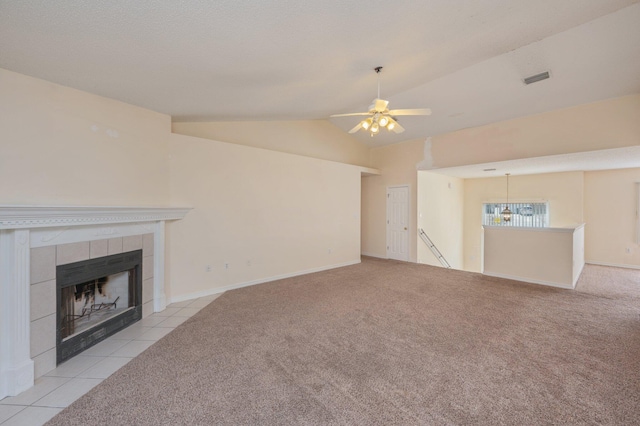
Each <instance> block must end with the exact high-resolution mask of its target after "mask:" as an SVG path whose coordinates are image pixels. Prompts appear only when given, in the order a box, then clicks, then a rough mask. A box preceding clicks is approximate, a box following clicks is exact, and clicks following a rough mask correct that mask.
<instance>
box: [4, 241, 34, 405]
mask: <svg viewBox="0 0 640 426" xmlns="http://www.w3.org/2000/svg"><path fill="white" fill-rule="evenodd" d="M30 254H31V250H30V249H29V230H25V229H20V230H0V308H1V309H0V399H2V398H4V397H6V396H15V395H18V394H19V393H20V392H23V391H25V390H27V389H29V388H30V387H31V386H33V380H34V366H33V360H32V359H31V315H30V303H31V302H30V299H29V295H30V291H31V285H30V284H31V283H30V282H29V281H30V278H29V270H30V266H29V264H30Z"/></svg>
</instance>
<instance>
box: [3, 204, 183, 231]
mask: <svg viewBox="0 0 640 426" xmlns="http://www.w3.org/2000/svg"><path fill="white" fill-rule="evenodd" d="M189 210H191V208H188V207H85V206H7V205H0V229H27V228H28V229H33V228H50V227H65V226H82V225H101V224H108V223H136V222H156V221H159V220H176V219H182V218H184V217H185V215H186V214H187V213H188V212H189Z"/></svg>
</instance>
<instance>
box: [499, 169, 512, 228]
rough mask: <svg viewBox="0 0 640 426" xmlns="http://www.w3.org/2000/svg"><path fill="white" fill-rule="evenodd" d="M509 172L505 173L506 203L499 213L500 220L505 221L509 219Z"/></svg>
mask: <svg viewBox="0 0 640 426" xmlns="http://www.w3.org/2000/svg"><path fill="white" fill-rule="evenodd" d="M510 174H511V173H505V175H506V176H507V204H506V205H505V206H504V210H502V212H501V213H500V214H501V215H502V220H504V221H505V222H509V221H511V210H509V175H510Z"/></svg>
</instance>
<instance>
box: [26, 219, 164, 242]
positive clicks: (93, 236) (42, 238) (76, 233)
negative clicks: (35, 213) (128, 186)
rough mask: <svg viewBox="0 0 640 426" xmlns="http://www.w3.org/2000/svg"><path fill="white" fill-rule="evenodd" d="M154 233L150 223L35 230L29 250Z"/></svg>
mask: <svg viewBox="0 0 640 426" xmlns="http://www.w3.org/2000/svg"><path fill="white" fill-rule="evenodd" d="M154 232H155V227H154V223H152V222H142V223H117V224H104V225H83V226H70V227H68V226H65V227H60V228H36V229H34V230H32V231H31V248H35V247H45V246H57V245H59V244H69V243H78V242H81V241H96V240H106V239H109V238H119V237H130V236H133V235H142V234H152V233H154Z"/></svg>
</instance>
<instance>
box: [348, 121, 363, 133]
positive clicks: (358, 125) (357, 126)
mask: <svg viewBox="0 0 640 426" xmlns="http://www.w3.org/2000/svg"><path fill="white" fill-rule="evenodd" d="M361 128H362V121H361V122H359V123H358V124H357V125H356V127H354V128H353V129H351V130H349V133H355V132H357V131H358V130H360V129H361Z"/></svg>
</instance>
